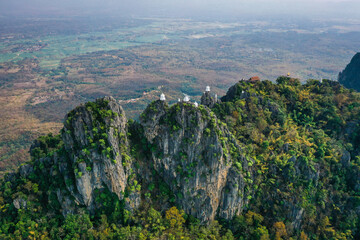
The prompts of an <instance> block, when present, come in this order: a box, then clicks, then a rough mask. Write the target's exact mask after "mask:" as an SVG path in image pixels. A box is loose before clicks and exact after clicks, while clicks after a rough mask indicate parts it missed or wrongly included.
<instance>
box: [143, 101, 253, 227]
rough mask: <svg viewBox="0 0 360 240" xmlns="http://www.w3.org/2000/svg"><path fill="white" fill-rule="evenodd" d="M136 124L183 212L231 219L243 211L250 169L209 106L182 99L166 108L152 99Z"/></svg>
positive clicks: (157, 169)
mask: <svg viewBox="0 0 360 240" xmlns="http://www.w3.org/2000/svg"><path fill="white" fill-rule="evenodd" d="M141 124H142V126H143V127H144V131H145V136H146V138H147V140H148V141H149V142H150V143H151V144H153V145H155V146H157V149H156V151H154V152H153V153H152V155H151V159H152V162H153V165H154V168H155V170H156V171H157V172H158V173H159V174H160V176H162V178H163V179H164V180H165V181H166V183H167V184H168V185H169V186H170V188H171V190H172V191H173V192H174V193H175V195H176V196H177V197H176V200H177V203H178V204H179V205H180V206H181V208H182V209H184V210H185V212H186V213H188V214H191V215H193V216H195V217H196V218H198V219H200V220H201V221H202V222H208V221H211V220H214V218H215V216H216V214H217V213H218V215H219V216H220V217H223V218H225V219H231V218H232V217H233V216H234V215H235V214H236V213H240V212H241V211H242V209H243V206H244V204H246V203H247V200H248V199H247V196H248V195H249V194H250V192H245V186H246V185H247V184H246V183H247V182H248V181H251V177H252V172H251V170H250V169H249V164H248V161H247V160H246V158H245V157H244V156H242V155H241V152H242V150H241V148H240V146H239V145H238V144H237V142H236V140H235V138H234V137H233V136H232V134H231V133H230V132H229V130H228V129H227V127H226V125H225V124H224V123H222V122H221V121H220V120H218V119H217V118H216V116H215V115H214V113H213V112H211V110H209V109H208V108H206V107H204V106H200V107H196V106H195V105H194V104H193V103H186V102H182V103H177V104H175V105H173V106H172V107H171V108H169V107H168V106H167V104H166V103H165V102H163V101H156V102H153V103H152V104H150V105H149V106H148V108H147V109H146V110H145V111H144V113H143V114H142V116H141ZM250 161H252V160H250ZM235 163H236V164H237V166H238V167H236V166H235ZM251 165H252V162H251ZM244 172H245V173H247V175H245V176H246V179H245V176H244ZM245 180H247V181H245ZM247 189H251V187H250V188H247Z"/></svg>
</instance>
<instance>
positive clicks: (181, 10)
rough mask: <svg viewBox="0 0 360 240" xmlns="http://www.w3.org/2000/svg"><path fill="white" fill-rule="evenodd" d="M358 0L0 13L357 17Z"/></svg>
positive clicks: (156, 2)
mask: <svg viewBox="0 0 360 240" xmlns="http://www.w3.org/2000/svg"><path fill="white" fill-rule="evenodd" d="M359 12H360V1H359V0H250V1H249V0H182V1H179V0H0V15H1V16H33V17H38V16H74V15H104V14H110V15H126V16H128V15H130V16H131V15H132V16H141V17H155V16H158V17H171V16H173V17H187V18H188V17H190V18H197V17H204V18H206V17H208V18H209V17H241V16H244V15H260V16H261V15H264V16H269V15H290V16H291V15H293V16H304V17H316V16H321V17H326V16H329V17H353V18H360V14H359Z"/></svg>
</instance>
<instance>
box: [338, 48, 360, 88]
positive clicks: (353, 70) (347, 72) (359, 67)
mask: <svg viewBox="0 0 360 240" xmlns="http://www.w3.org/2000/svg"><path fill="white" fill-rule="evenodd" d="M338 80H339V82H340V83H341V84H343V85H344V86H345V87H347V88H353V89H355V90H357V91H360V53H357V54H355V56H354V57H353V58H352V59H351V62H350V63H349V64H348V65H347V66H346V68H345V69H344V71H342V72H341V73H339V77H338Z"/></svg>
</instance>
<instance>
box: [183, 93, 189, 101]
mask: <svg viewBox="0 0 360 240" xmlns="http://www.w3.org/2000/svg"><path fill="white" fill-rule="evenodd" d="M183 101H184V102H188V101H190V98H189V96H188V95H186V94H185V97H184V100H183Z"/></svg>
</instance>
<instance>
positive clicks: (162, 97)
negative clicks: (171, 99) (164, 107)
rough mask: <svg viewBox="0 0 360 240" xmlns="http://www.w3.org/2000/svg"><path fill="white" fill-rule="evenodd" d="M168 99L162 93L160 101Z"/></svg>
mask: <svg viewBox="0 0 360 240" xmlns="http://www.w3.org/2000/svg"><path fill="white" fill-rule="evenodd" d="M165 100H166V98H165V94H164V93H161V95H160V101H165Z"/></svg>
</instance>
